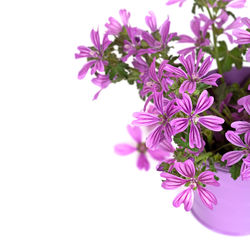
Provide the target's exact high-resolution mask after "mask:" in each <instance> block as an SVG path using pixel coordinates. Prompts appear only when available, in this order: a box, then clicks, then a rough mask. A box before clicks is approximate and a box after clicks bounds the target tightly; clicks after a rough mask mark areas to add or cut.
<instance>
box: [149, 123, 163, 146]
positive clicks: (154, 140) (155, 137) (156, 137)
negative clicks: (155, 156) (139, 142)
mask: <svg viewBox="0 0 250 250" xmlns="http://www.w3.org/2000/svg"><path fill="white" fill-rule="evenodd" d="M162 130H163V127H162V126H158V127H157V128H155V129H154V131H153V132H152V133H151V134H150V135H149V136H148V137H147V140H146V146H147V148H150V149H155V148H156V146H158V144H159V143H160V141H161V140H162V139H163V138H164V136H163V133H162Z"/></svg>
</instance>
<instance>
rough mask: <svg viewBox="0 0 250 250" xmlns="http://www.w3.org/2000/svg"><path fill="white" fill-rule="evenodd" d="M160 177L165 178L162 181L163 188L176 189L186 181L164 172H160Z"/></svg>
mask: <svg viewBox="0 0 250 250" xmlns="http://www.w3.org/2000/svg"><path fill="white" fill-rule="evenodd" d="M161 177H163V178H166V180H165V181H163V182H162V187H163V188H165V189H176V188H178V187H180V186H182V185H183V184H184V183H186V182H187V181H186V180H185V179H182V178H180V177H178V176H175V175H172V174H169V173H166V172H162V173H161Z"/></svg>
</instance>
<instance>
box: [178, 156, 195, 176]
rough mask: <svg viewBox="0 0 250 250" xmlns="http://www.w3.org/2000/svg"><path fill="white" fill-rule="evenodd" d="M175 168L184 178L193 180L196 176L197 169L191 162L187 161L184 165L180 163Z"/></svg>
mask: <svg viewBox="0 0 250 250" xmlns="http://www.w3.org/2000/svg"><path fill="white" fill-rule="evenodd" d="M175 168H176V170H177V171H178V172H179V173H180V174H181V175H182V176H185V177H188V178H193V177H194V176H195V167H194V163H193V162H192V161H191V160H186V161H185V162H183V163H181V162H178V163H177V164H175Z"/></svg>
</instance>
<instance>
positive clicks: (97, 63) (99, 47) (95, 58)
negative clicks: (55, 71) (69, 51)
mask: <svg viewBox="0 0 250 250" xmlns="http://www.w3.org/2000/svg"><path fill="white" fill-rule="evenodd" d="M90 38H91V41H92V43H93V45H94V49H90V48H88V47H86V46H79V47H78V50H79V51H80V52H79V53H78V54H75V58H76V59H78V58H82V57H87V58H89V59H90V60H89V61H88V62H87V63H86V64H85V65H84V66H83V67H82V69H81V70H80V72H79V74H78V78H79V79H83V78H84V77H85V76H86V74H87V72H88V71H89V69H90V68H91V67H92V69H91V74H92V75H93V74H94V73H95V72H96V71H100V72H103V71H104V66H105V65H107V64H108V62H107V61H105V60H104V59H103V56H104V51H105V50H106V49H107V48H108V46H109V45H110V43H111V41H109V39H108V36H107V35H104V37H103V41H102V44H101V43H100V36H99V31H98V30H97V31H95V30H92V31H91V33H90Z"/></svg>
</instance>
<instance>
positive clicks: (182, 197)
mask: <svg viewBox="0 0 250 250" xmlns="http://www.w3.org/2000/svg"><path fill="white" fill-rule="evenodd" d="M193 201H194V191H193V189H192V188H191V187H189V188H187V189H186V190H184V191H182V192H181V193H179V194H178V195H177V196H176V197H175V199H174V201H173V205H174V207H179V206H180V205H181V204H182V203H183V204H184V208H185V210H186V211H190V210H191V208H192V206H193Z"/></svg>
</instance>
